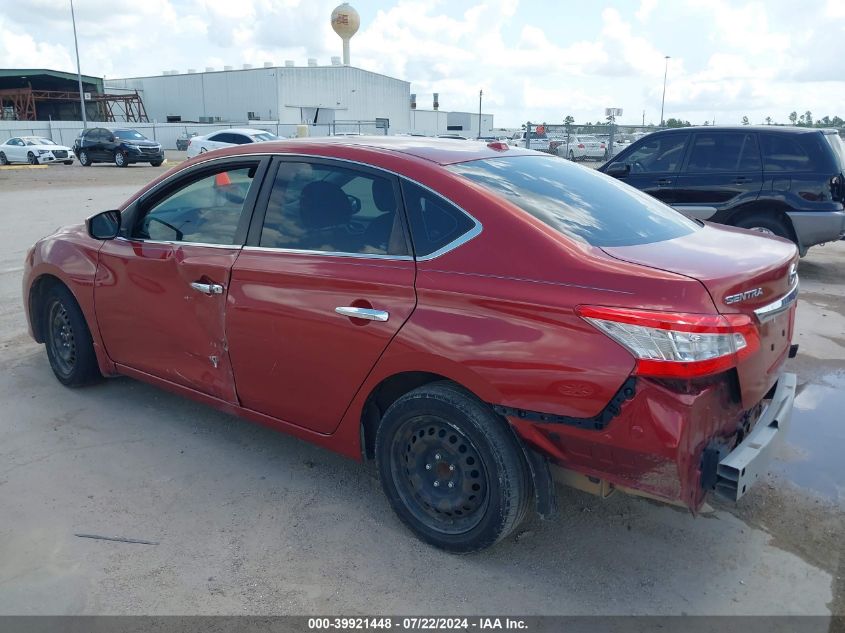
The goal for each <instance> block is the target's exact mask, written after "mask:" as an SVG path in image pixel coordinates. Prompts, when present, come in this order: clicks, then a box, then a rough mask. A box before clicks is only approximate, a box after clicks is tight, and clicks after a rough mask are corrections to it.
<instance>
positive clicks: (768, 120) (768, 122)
mask: <svg viewBox="0 0 845 633" xmlns="http://www.w3.org/2000/svg"><path fill="white" fill-rule="evenodd" d="M771 124H772V117H770V116H767V117H766V125H771Z"/></svg>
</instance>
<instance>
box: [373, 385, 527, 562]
mask: <svg viewBox="0 0 845 633" xmlns="http://www.w3.org/2000/svg"><path fill="white" fill-rule="evenodd" d="M376 460H377V463H378V471H379V477H380V479H381V483H382V487H383V488H384V491H385V494H386V495H387V497H388V499H389V500H390V503H391V505H392V506H393V509H394V510H395V511H396V513H397V514H398V515H399V518H400V519H402V521H403V522H404V523H405V524H406V525H408V527H410V528H411V530H413V531H414V532H415V533H416V534H417V536H419V537H420V538H421V539H422V540H424V541H426V542H428V543H431V544H432V545H435V546H437V547H440V548H442V549H445V550H448V551H452V552H461V553H463V552H472V551H477V550H480V549H483V548H485V547H489V546H490V545H493V544H494V543H496V542H497V541H499V540H501V539H502V538H504V537H505V536H507V535H508V534H509V533H510V532H511V531H512V530H513V529H514V528H515V527H516V526H517V525H518V524H519V522H520V521H521V520H522V518H523V516H524V514H525V511H526V509H527V505H528V500H529V499H530V498H531V481H530V474H529V473H528V471H527V467H526V464H525V459H524V456H523V453H522V449H521V447H520V446H519V444H518V443H517V440H516V438H515V436H514V435H513V433H512V432H511V431H510V429H509V428H508V426H507V422H506V421H504V420H503V419H502V418H500V417H499V416H497V415H496V414H495V413H494V412H493V411H492V410H491V409H490V407H489V406H488V405H486V404H485V403H483V402H481V401H480V400H478V399H477V398H476V397H474V396H473V395H472V394H471V393H469V392H467V391H466V390H464V389H462V388H460V387H459V386H457V385H455V384H453V383H450V382H437V383H431V384H428V385H424V386H422V387H419V388H418V389H415V390H413V391H411V392H409V393H407V394H405V395H404V396H402V397H401V398H399V399H398V400H397V401H396V402H395V403H393V405H391V406H390V408H389V409H388V410H387V412H386V413H385V415H384V418H383V420H382V423H381V425H380V426H379V429H378V433H377V435H376Z"/></svg>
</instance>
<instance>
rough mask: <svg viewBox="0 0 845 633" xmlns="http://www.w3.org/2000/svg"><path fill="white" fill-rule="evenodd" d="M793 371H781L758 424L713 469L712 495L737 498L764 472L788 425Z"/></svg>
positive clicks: (792, 399)
mask: <svg viewBox="0 0 845 633" xmlns="http://www.w3.org/2000/svg"><path fill="white" fill-rule="evenodd" d="M797 384H798V380H797V378H796V376H795V374H782V375H781V377H780V378H779V379H778V383H777V387H776V388H775V393H774V395H773V396H772V399H771V402H769V404H768V406H767V407H766V408H765V410H764V411H763V413H762V414H760V418H759V419H758V420H757V424H756V425H755V426H754V428H753V429H752V431H751V432H750V433H749V434H748V435H747V436H746V437H745V439H744V440H743V441H742V442H741V443H740V444H739V445H738V446H736V447H735V448H734V449H733V450H732V451H731V452H730V453H729V454H728V455H727V456H726V457H725V458H724V459H722V460H721V461H720V462H719V465H718V466H717V468H716V487H715V494H716V496H718V497H721V498H722V499H727V500H729V501H737V500H739V499H740V498H741V497H742V496H743V495H744V494H745V493H746V492H747V491H748V489H749V488H750V487H751V486H752V484H754V482H755V481H757V479H759V478H760V476H761V475H764V474H765V473H766V470H767V469H768V466H769V463H770V462H771V461H772V457H773V456H774V453H775V451H776V450H777V447H778V446H779V444H780V442H781V441H782V440H783V436H784V435H785V434H786V431H787V429H788V427H789V422H790V419H791V417H792V405H793V403H794V402H795V389H796V386H797Z"/></svg>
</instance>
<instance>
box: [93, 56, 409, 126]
mask: <svg viewBox="0 0 845 633" xmlns="http://www.w3.org/2000/svg"><path fill="white" fill-rule="evenodd" d="M105 84H106V86H108V88H109V89H125V90H138V91H139V93H140V94H141V98H142V99H143V101H144V107H145V108H146V111H147V116H148V117H149V118H150V120H156V121H159V122H165V121H197V122H200V123H211V122H217V121H225V122H229V121H232V122H244V121H248V120H254V119H261V120H269V121H278V122H279V123H310V124H317V123H333V122H334V121H350V120H374V119H375V118H377V117H378V118H386V119H389V120H390V126H391V128H393V127H394V126H395V127H397V128H401V129H403V130H404V129H407V128H408V109H409V107H408V98H409V97H408V95H409V93H410V84H409V83H408V82H407V81H401V80H399V79H394V78H392V77H387V76H385V75H380V74H378V73H373V72H369V71H367V70H361V69H360V68H353V67H351V66H305V67H302V66H299V67H295V66H283V67H280V66H271V67H265V68H244V69H239V70H230V69H226V70H221V71H212V70H210V69H209V70H207V71H206V72H199V73H197V72H191V71H189V72H188V73H184V74H178V73H174V72H173V71H170V72H168V73H167V74H164V75H158V76H152V77H133V78H128V79H109V80H106V82H105Z"/></svg>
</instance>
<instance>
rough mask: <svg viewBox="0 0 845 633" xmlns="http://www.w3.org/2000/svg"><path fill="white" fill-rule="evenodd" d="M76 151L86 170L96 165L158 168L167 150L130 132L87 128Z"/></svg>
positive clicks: (79, 138)
mask: <svg viewBox="0 0 845 633" xmlns="http://www.w3.org/2000/svg"><path fill="white" fill-rule="evenodd" d="M73 151H74V152H75V153H76V155H77V157H78V158H79V164H80V165H82V166H83V167H90V166H91V165H93V164H94V163H114V164H115V165H117V166H118V167H129V165H132V164H134V163H150V164H151V165H152V166H153V167H158V166H160V165H161V164H162V163H163V162H164V150H163V149H162V147H161V145H160V144H159V143H156V142H155V141H151V140H150V139H148V138H147V137H146V136H144V135H143V134H141V133H140V132H138V131H137V130H130V129H119V130H107V129H106V128H103V127H92V128H88V129H87V130H83V131H82V133H81V134H80V135H79V136H78V137H77V138H76V141H75V142H74V144H73Z"/></svg>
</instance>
